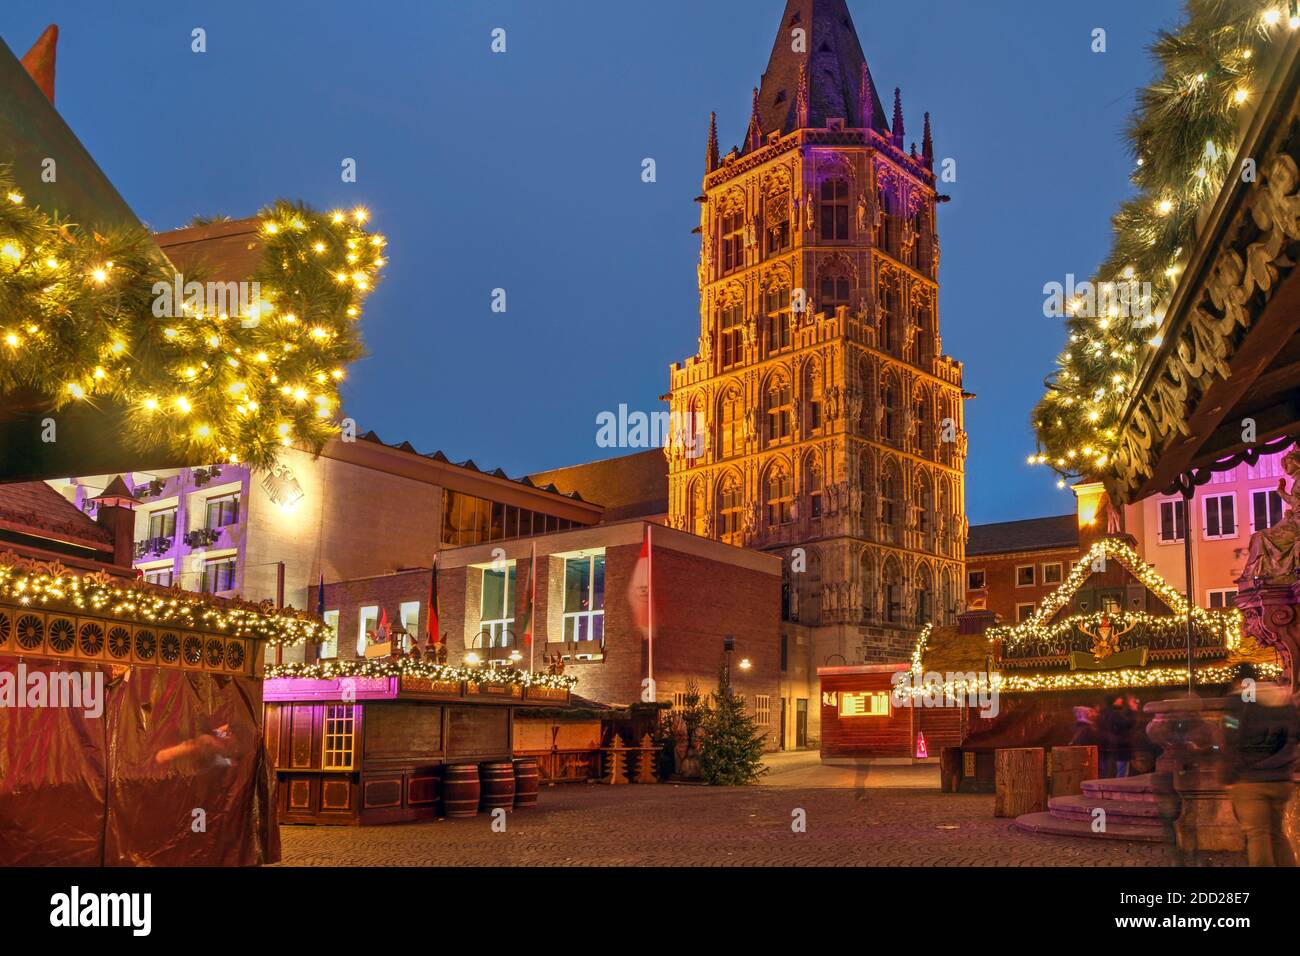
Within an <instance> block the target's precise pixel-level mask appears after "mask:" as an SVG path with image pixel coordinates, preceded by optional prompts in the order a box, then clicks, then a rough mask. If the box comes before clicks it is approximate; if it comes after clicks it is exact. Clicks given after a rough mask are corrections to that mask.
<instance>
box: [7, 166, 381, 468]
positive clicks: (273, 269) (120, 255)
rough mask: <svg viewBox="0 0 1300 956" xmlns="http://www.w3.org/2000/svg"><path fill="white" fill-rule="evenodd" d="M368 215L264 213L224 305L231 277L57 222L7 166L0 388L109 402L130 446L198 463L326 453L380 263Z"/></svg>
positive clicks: (56, 400) (148, 240)
mask: <svg viewBox="0 0 1300 956" xmlns="http://www.w3.org/2000/svg"><path fill="white" fill-rule="evenodd" d="M368 218H369V214H368V212H367V211H366V210H365V209H364V208H360V207H358V208H356V209H353V210H351V211H349V212H344V211H341V210H340V211H335V212H333V213H330V214H321V213H317V212H314V211H312V210H310V209H308V208H307V207H306V206H304V205H301V204H295V203H289V202H284V201H280V202H277V203H275V204H274V205H272V206H270V207H268V208H267V209H264V210H263V211H262V212H261V213H260V214H259V216H258V227H257V228H258V240H259V241H260V243H261V254H260V261H259V265H258V266H257V268H256V270H255V272H254V274H253V275H251V276H247V277H241V280H242V279H246V280H247V281H246V283H245V284H244V285H243V288H242V289H241V290H240V291H239V292H238V293H237V294H230V295H228V294H227V292H229V291H230V287H237V286H239V285H240V283H238V282H228V281H225V280H229V279H230V278H231V277H229V276H222V277H219V278H221V279H222V280H223V281H222V282H204V281H203V279H204V278H205V277H203V276H191V275H186V276H184V277H183V280H184V281H183V282H182V281H181V278H182V277H179V276H178V275H177V272H176V270H175V269H174V268H173V267H172V266H171V264H170V263H168V262H167V260H166V259H165V258H164V257H163V256H162V255H161V254H160V252H159V251H158V248H157V246H156V245H155V244H154V242H153V239H152V237H151V236H150V234H149V233H148V232H147V231H146V230H144V229H143V228H140V227H137V228H124V229H116V230H109V231H107V232H106V233H103V234H101V233H100V232H98V231H95V230H87V229H85V228H83V227H81V226H79V225H77V224H75V223H71V222H67V221H64V220H60V219H57V218H55V217H52V216H50V215H48V214H46V213H45V212H43V211H42V210H41V209H39V208H37V207H35V206H33V205H31V204H29V203H28V202H27V201H26V199H25V197H24V196H23V195H22V193H21V191H19V190H18V188H17V187H16V186H15V185H14V183H13V179H12V177H11V175H10V174H9V173H8V171H6V170H3V169H0V391H11V390H14V389H21V388H28V389H34V390H35V391H36V392H38V393H39V394H41V395H42V396H45V397H47V398H48V400H49V402H50V403H51V406H52V408H53V409H55V410H57V409H59V408H62V407H64V406H66V405H68V404H71V403H89V404H95V403H97V402H102V401H111V402H114V403H117V404H119V405H121V406H123V407H124V408H125V409H126V410H127V412H128V414H127V415H126V416H125V422H126V424H125V428H126V438H127V440H128V441H129V442H131V443H132V444H134V445H136V446H137V447H141V448H150V447H156V446H157V445H158V444H160V443H165V444H166V445H167V446H168V447H170V448H172V449H174V450H175V451H176V452H177V453H178V454H181V455H183V456H184V457H186V458H187V459H189V460H193V461H231V462H243V463H246V464H248V465H251V466H253V467H258V468H266V467H269V466H270V465H272V464H274V462H275V457H276V453H277V451H278V450H279V448H280V447H281V446H286V445H291V444H299V445H302V446H305V447H308V448H311V449H314V450H319V449H320V447H321V446H322V445H323V444H324V443H325V441H327V440H328V439H329V438H330V437H331V436H332V435H333V434H335V432H336V431H337V426H336V424H335V420H336V418H337V414H338V408H339V395H338V388H339V383H340V382H342V381H343V379H344V378H345V376H346V367H347V365H348V364H349V363H350V362H352V361H355V360H356V359H357V358H359V357H360V356H361V354H362V346H361V339H360V335H359V332H358V324H357V323H358V320H359V318H360V317H361V306H362V303H363V301H364V299H365V297H366V296H367V295H368V293H369V292H370V291H372V290H373V289H374V287H375V285H376V283H377V282H378V273H379V271H380V270H381V269H382V268H383V266H384V265H385V262H386V240H385V239H384V237H383V236H382V235H379V234H377V233H371V232H369V231H367V230H366V228H365V223H366V222H367V220H368ZM208 278H211V277H208ZM173 288H179V289H181V290H182V292H183V295H182V296H181V301H175V299H176V297H175V296H171V295H168V294H167V293H168V292H170V290H172V289H173ZM254 293H255V294H254Z"/></svg>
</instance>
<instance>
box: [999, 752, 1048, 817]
mask: <svg viewBox="0 0 1300 956" xmlns="http://www.w3.org/2000/svg"><path fill="white" fill-rule="evenodd" d="M1043 757H1044V754H1043V748H1042V747H1003V748H999V749H998V751H997V752H996V754H995V756H994V762H995V767H994V777H995V781H996V784H995V790H994V798H993V815H994V816H995V817H1018V816H1020V815H1021V814H1024V813H1041V812H1042V811H1044V810H1046V809H1047V773H1046V767H1045V765H1044V764H1045V761H1044V759H1043Z"/></svg>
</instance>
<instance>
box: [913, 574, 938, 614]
mask: <svg viewBox="0 0 1300 956" xmlns="http://www.w3.org/2000/svg"><path fill="white" fill-rule="evenodd" d="M933 620H934V576H933V575H932V574H931V573H930V565H928V564H924V563H922V564H921V565H920V566H919V567H918V568H917V569H916V623H917V624H918V625H920V624H926V623H928V622H930V621H933Z"/></svg>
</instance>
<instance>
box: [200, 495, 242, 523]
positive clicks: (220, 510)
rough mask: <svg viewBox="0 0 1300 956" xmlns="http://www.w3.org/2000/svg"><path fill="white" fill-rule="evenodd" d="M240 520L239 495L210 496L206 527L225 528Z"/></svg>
mask: <svg viewBox="0 0 1300 956" xmlns="http://www.w3.org/2000/svg"><path fill="white" fill-rule="evenodd" d="M238 520H239V495H222V496H221V497H220V498H209V499H208V502H207V515H206V523H205V525H204V527H206V528H208V529H214V528H224V527H226V525H232V524H234V523H235V522H236V521H238Z"/></svg>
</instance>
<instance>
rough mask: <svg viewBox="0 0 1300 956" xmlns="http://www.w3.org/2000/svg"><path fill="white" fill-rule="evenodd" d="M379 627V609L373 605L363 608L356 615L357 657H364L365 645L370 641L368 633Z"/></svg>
mask: <svg viewBox="0 0 1300 956" xmlns="http://www.w3.org/2000/svg"><path fill="white" fill-rule="evenodd" d="M378 627H379V607H378V606H377V605H374V604H370V605H367V606H366V607H363V608H362V609H361V610H360V612H359V613H358V615H357V656H358V657H365V656H366V644H367V643H369V641H370V637H369V635H370V632H371V631H373V630H375V629H376V628H378Z"/></svg>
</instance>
